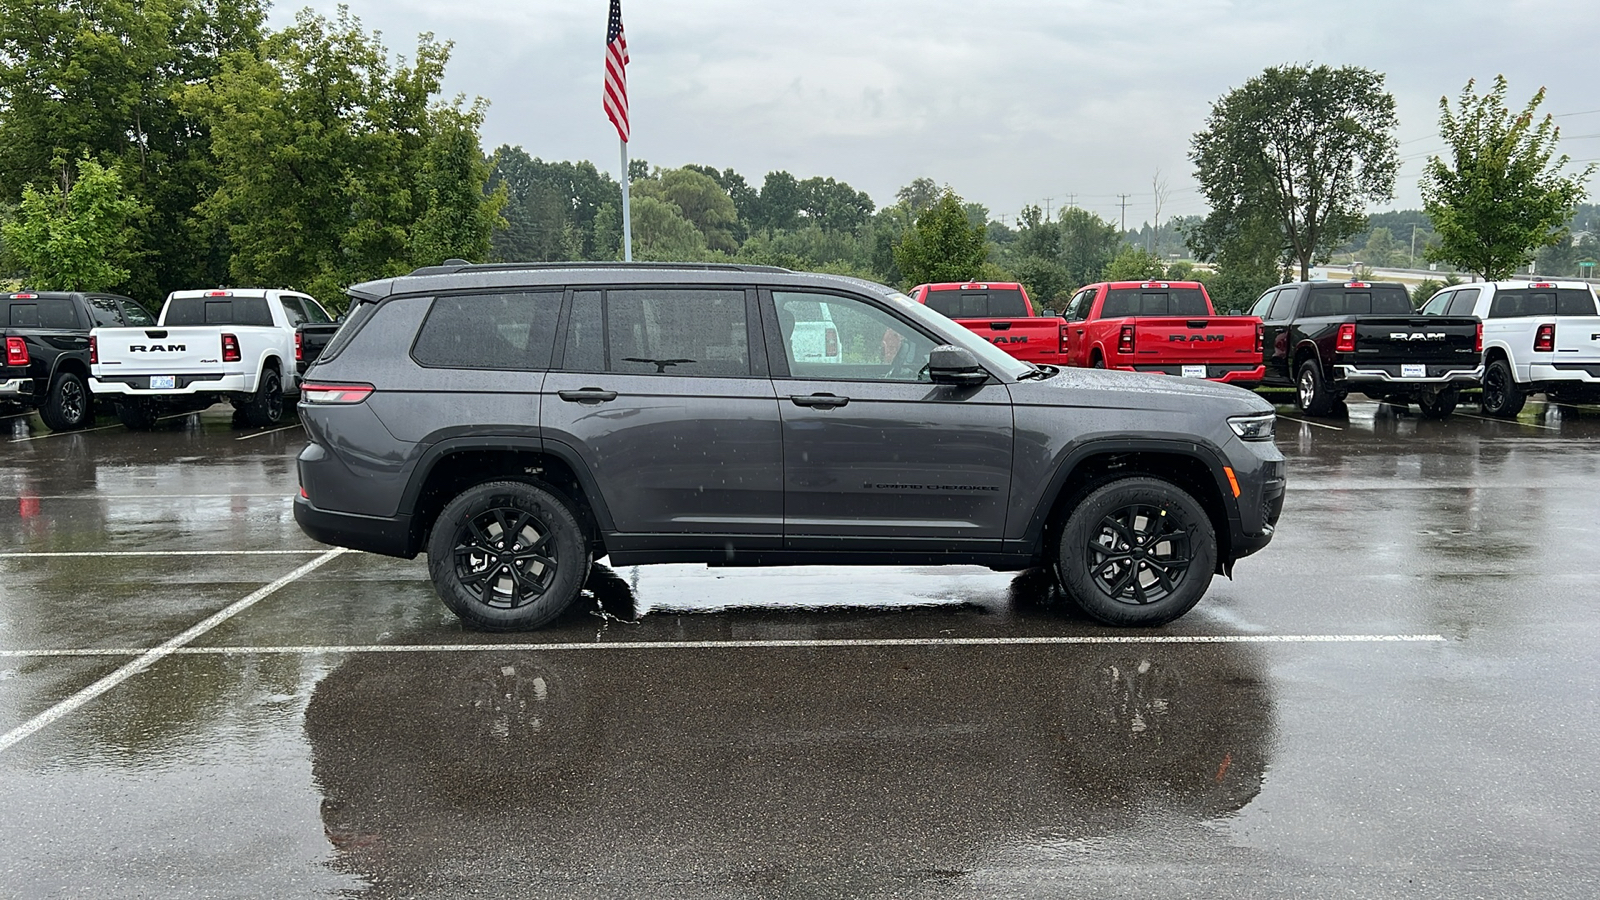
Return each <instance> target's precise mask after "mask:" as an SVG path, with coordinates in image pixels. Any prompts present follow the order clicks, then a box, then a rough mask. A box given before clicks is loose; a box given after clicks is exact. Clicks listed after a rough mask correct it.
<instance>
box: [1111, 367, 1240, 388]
mask: <svg viewBox="0 0 1600 900" xmlns="http://www.w3.org/2000/svg"><path fill="white" fill-rule="evenodd" d="M1189 365H1193V366H1205V369H1206V376H1205V378H1206V380H1207V381H1215V382H1217V383H1218V384H1235V385H1238V386H1239V387H1255V386H1256V385H1258V384H1260V383H1261V379H1263V378H1265V377H1266V376H1267V367H1266V366H1265V365H1259V366H1241V365H1239V364H1238V363H1190V364H1189ZM1117 368H1118V369H1121V370H1123V371H1125V372H1143V373H1145V374H1148V375H1174V376H1182V375H1183V369H1184V367H1183V366H1182V365H1179V364H1177V363H1171V364H1167V363H1163V364H1161V365H1136V366H1117Z"/></svg>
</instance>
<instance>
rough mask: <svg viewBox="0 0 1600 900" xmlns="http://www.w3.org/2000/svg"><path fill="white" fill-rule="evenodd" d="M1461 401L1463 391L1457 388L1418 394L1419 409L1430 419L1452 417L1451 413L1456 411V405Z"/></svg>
mask: <svg viewBox="0 0 1600 900" xmlns="http://www.w3.org/2000/svg"><path fill="white" fill-rule="evenodd" d="M1460 402H1461V392H1460V391H1459V390H1457V389H1455V388H1446V389H1445V390H1442V391H1440V392H1439V393H1437V394H1418V395H1417V409H1419V410H1421V411H1422V415H1423V417H1424V418H1428V419H1448V418H1450V414H1451V413H1453V412H1455V411H1456V405H1457V404H1459V403H1460Z"/></svg>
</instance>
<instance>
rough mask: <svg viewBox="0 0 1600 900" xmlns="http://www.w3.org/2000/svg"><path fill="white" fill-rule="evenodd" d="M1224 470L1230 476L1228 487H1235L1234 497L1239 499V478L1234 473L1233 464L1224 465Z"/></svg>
mask: <svg viewBox="0 0 1600 900" xmlns="http://www.w3.org/2000/svg"><path fill="white" fill-rule="evenodd" d="M1222 471H1223V472H1225V473H1226V474H1227V476H1228V487H1231V488H1233V499H1235V500H1237V499H1239V479H1238V478H1235V477H1234V475H1233V466H1223V467H1222Z"/></svg>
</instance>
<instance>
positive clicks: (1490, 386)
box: [1478, 358, 1528, 419]
mask: <svg viewBox="0 0 1600 900" xmlns="http://www.w3.org/2000/svg"><path fill="white" fill-rule="evenodd" d="M1478 402H1479V403H1481V404H1483V414H1484V415H1486V416H1494V417H1496V418H1500V419H1514V418H1516V416H1517V413H1519V412H1522V404H1524V403H1526V402H1528V395H1527V394H1526V393H1524V392H1523V390H1522V388H1521V387H1520V386H1519V385H1518V384H1517V378H1516V373H1514V372H1512V371H1511V364H1510V363H1508V362H1506V361H1505V360H1504V359H1500V358H1496V359H1493V360H1491V361H1490V362H1489V366H1488V368H1485V369H1484V370H1483V397H1482V398H1481V399H1480V400H1479V401H1478Z"/></svg>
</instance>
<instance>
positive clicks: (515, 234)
mask: <svg viewBox="0 0 1600 900" xmlns="http://www.w3.org/2000/svg"><path fill="white" fill-rule="evenodd" d="M501 185H504V186H505V188H506V205H505V207H504V208H503V210H502V215H503V216H504V219H505V224H504V225H501V226H499V227H497V228H496V229H495V232H494V236H493V244H494V247H493V250H492V251H491V257H492V258H493V259H496V260H499V261H501V262H560V261H564V260H569V259H611V258H613V255H614V253H613V251H620V247H621V238H620V234H621V212H620V210H621V204H622V188H621V186H619V185H618V184H617V182H616V181H615V180H614V179H613V178H612V177H611V176H610V175H609V174H606V173H603V172H601V171H599V170H598V169H596V168H595V165H594V163H591V162H587V161H584V162H578V163H571V162H545V161H543V160H540V159H535V158H533V157H530V156H529V155H528V153H527V151H525V150H523V149H522V148H521V147H513V146H510V145H502V146H501V147H500V148H499V149H497V150H495V152H494V170H493V172H492V174H491V175H490V176H489V188H490V189H491V190H497V189H499V187H500V186H501ZM607 204H609V205H610V206H611V208H612V209H613V211H614V213H615V216H616V222H615V223H614V224H615V229H616V231H615V233H614V234H612V235H611V236H610V237H609V238H602V237H599V236H597V230H598V229H597V221H598V217H599V213H600V210H601V208H602V207H603V206H605V205H607ZM608 240H609V243H607V241H608ZM602 246H603V247H604V248H605V249H604V250H603V251H602V250H600V249H597V248H599V247H602Z"/></svg>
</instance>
